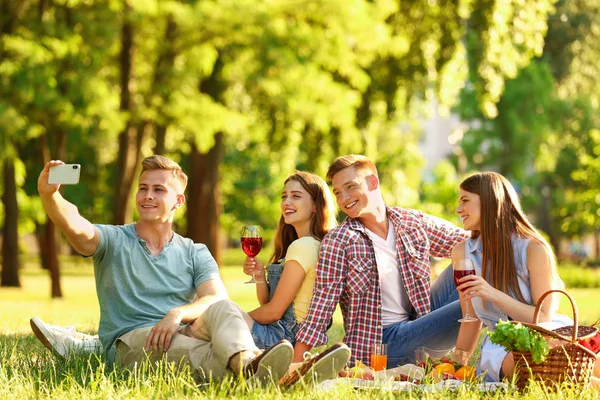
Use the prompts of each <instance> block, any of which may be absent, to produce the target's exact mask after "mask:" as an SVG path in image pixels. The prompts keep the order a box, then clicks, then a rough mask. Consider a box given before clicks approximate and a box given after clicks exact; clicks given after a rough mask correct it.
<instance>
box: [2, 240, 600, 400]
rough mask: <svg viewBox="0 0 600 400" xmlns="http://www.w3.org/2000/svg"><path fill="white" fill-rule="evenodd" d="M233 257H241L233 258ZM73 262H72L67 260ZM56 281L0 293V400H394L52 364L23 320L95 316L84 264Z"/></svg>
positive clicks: (472, 394) (231, 284)
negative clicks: (54, 285) (56, 294)
mask: <svg viewBox="0 0 600 400" xmlns="http://www.w3.org/2000/svg"><path fill="white" fill-rule="evenodd" d="M237 253H238V252H228V253H226V256H225V259H224V263H223V264H224V265H225V266H224V267H223V268H222V269H221V272H222V275H223V279H224V281H225V285H226V286H227V289H228V291H229V294H230V297H231V298H232V299H233V300H234V301H236V302H237V303H238V304H240V306H241V307H242V308H243V309H245V310H250V309H252V308H253V307H255V306H256V305H257V302H256V300H255V296H254V286H253V285H249V284H244V281H246V280H247V277H246V276H245V275H243V273H242V272H241V257H240V255H239V254H237ZM240 253H241V252H240ZM73 261H75V262H73ZM67 265H68V266H67V267H66V268H65V271H64V273H63V277H62V289H63V294H64V298H63V299H61V300H51V299H49V297H48V294H49V291H50V282H49V278H48V276H47V274H46V273H45V272H43V271H40V270H39V269H37V268H35V267H33V266H32V265H26V267H25V268H24V270H23V273H22V275H21V278H22V285H23V287H22V288H21V289H4V288H3V289H0V310H1V315H2V319H1V320H0V399H2V398H33V397H35V398H40V397H41V398H49V397H52V398H65V399H73V398H83V397H85V398H140V399H141V398H148V397H152V398H182V397H186V398H215V397H216V398H219V397H220V398H225V397H227V398H247V397H251V398H252V397H253V398H281V397H290V398H298V399H309V398H310V399H312V398H331V397H332V396H333V397H334V398H341V397H348V398H360V399H363V398H369V399H371V398H373V399H374V398H388V397H389V398H394V397H398V396H399V394H398V393H396V394H393V393H390V392H385V391H381V390H368V391H367V390H359V389H352V388H349V387H343V388H340V389H336V391H335V392H334V393H331V392H318V391H316V390H315V389H311V388H303V389H299V390H295V391H294V392H292V393H290V392H288V393H282V392H281V391H279V389H277V388H275V387H270V388H266V389H261V390H255V391H252V392H248V391H247V390H246V388H245V387H244V385H243V384H238V382H235V383H234V382H224V383H222V384H212V385H208V386H202V387H196V386H195V385H194V382H193V380H192V378H191V376H190V375H189V373H185V372H183V373H181V372H179V373H177V372H175V371H172V370H169V368H168V366H165V368H164V369H160V370H159V371H154V372H148V371H144V370H143V369H141V370H138V371H136V372H135V374H134V375H132V374H130V373H128V372H127V371H119V370H115V371H107V370H106V369H105V368H104V366H103V364H102V363H101V361H100V360H98V359H97V357H95V356H91V357H85V356H79V357H75V358H73V359H70V360H67V361H61V360H57V359H56V358H54V357H53V356H52V355H51V353H50V352H48V351H47V350H46V349H45V348H44V347H43V346H42V345H41V344H40V343H39V342H37V340H36V339H35V338H34V337H33V335H32V334H31V331H30V328H29V318H30V317H31V316H39V317H41V318H42V319H43V320H45V321H48V322H52V323H55V324H63V325H66V324H69V325H75V326H76V327H77V328H78V329H79V330H82V331H86V332H92V333H94V332H96V331H97V324H98V318H99V309H98V303H97V301H96V296H95V287H94V280H93V276H92V270H91V268H90V266H89V264H88V261H86V260H81V259H77V258H74V259H69V262H68V263H67ZM569 292H570V293H571V294H572V295H573V296H574V297H575V299H576V301H577V305H578V307H579V315H580V318H581V321H582V323H587V324H590V323H593V322H595V321H596V319H597V318H598V316H600V313H599V312H598V311H597V310H598V306H597V304H598V303H599V302H600V291H599V290H598V289H571V290H569ZM569 310H570V305H569V304H568V301H566V299H564V300H563V301H562V302H561V312H563V313H565V314H567V315H570V314H571V313H570V311H569ZM341 335H342V328H341V315H340V314H339V312H337V313H336V315H335V316H334V327H333V328H332V330H331V331H330V336H332V341H335V340H340V339H341ZM404 395H405V396H408V397H415V396H417V397H424V398H448V397H460V398H464V399H468V398H479V397H480V396H482V395H483V394H481V393H479V392H477V391H475V390H461V391H460V392H454V393H450V392H442V393H413V394H412V395H411V394H408V393H405V394H402V396H404ZM486 396H488V397H496V398H528V399H534V398H536V399H537V398H539V397H540V396H542V397H544V398H547V396H545V395H544V394H543V393H542V392H541V391H540V390H539V389H537V388H535V389H533V390H532V391H531V392H529V394H526V395H524V396H523V395H519V394H518V393H516V392H509V393H503V394H500V393H498V394H496V395H495V396H492V395H486ZM595 396H596V395H595V393H593V392H591V391H583V392H581V391H580V390H575V389H570V390H567V389H565V390H563V391H561V392H560V393H558V394H555V395H551V396H550V398H561V399H563V398H564V399H569V398H578V399H579V398H582V397H589V398H595Z"/></svg>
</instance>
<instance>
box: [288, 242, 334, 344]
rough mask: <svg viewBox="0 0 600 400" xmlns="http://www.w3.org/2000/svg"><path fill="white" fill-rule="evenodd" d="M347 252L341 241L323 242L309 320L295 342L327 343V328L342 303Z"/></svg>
mask: <svg viewBox="0 0 600 400" xmlns="http://www.w3.org/2000/svg"><path fill="white" fill-rule="evenodd" d="M344 262H345V261H344V250H343V246H342V244H341V243H340V241H339V238H337V237H335V236H332V235H327V236H325V238H324V239H323V241H322V242H321V247H320V251H319V261H318V263H317V270H316V273H317V278H316V282H315V287H314V290H313V297H312V300H311V302H310V308H309V311H308V315H307V317H306V320H304V322H303V323H302V324H301V325H300V329H299V331H298V334H297V335H296V340H297V341H299V342H301V343H305V344H308V345H310V346H321V345H324V344H326V343H327V334H326V330H327V326H328V325H329V321H330V319H331V317H332V315H333V312H334V311H335V307H336V305H337V304H338V302H339V300H340V296H341V293H342V288H343V285H344V279H345V268H344Z"/></svg>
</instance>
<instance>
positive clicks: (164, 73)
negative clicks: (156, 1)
mask: <svg viewBox="0 0 600 400" xmlns="http://www.w3.org/2000/svg"><path fill="white" fill-rule="evenodd" d="M176 33H177V24H176V23H175V20H174V19H173V16H172V15H169V16H168V18H167V25H166V27H165V38H164V41H163V45H162V47H161V52H160V55H159V57H158V59H157V60H156V66H155V68H154V79H153V81H152V93H151V95H150V96H148V97H149V98H151V97H152V95H153V94H154V93H156V92H157V91H160V93H162V95H163V97H164V98H165V99H164V101H165V103H168V101H169V97H170V88H171V87H172V86H170V85H169V84H168V80H169V78H170V77H171V75H172V74H173V65H174V64H175V55H176V54H175V46H174V43H173V42H174V41H175V36H176ZM158 111H159V112H162V110H160V109H159V110H158ZM164 119H165V116H164V115H163V122H161V123H158V124H156V123H155V130H154V132H155V139H156V141H155V145H154V154H161V155H164V154H165V151H166V146H165V140H166V135H167V126H168V122H166V121H164Z"/></svg>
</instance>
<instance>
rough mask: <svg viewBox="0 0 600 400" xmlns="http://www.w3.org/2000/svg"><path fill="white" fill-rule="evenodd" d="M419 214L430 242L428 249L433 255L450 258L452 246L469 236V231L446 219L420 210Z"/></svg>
mask: <svg viewBox="0 0 600 400" xmlns="http://www.w3.org/2000/svg"><path fill="white" fill-rule="evenodd" d="M419 214H420V217H421V220H422V221H423V226H424V227H425V231H426V234H427V237H428V238H429V242H430V244H431V246H430V250H429V251H430V253H431V255H432V256H434V257H438V258H450V256H451V254H452V249H453V248H454V246H456V245H457V244H458V243H460V242H463V241H464V240H465V239H468V238H469V237H470V232H468V231H465V230H464V229H461V228H459V227H457V226H456V225H454V224H452V223H450V222H448V221H446V220H443V219H441V218H438V217H434V216H432V215H428V214H423V213H421V212H419Z"/></svg>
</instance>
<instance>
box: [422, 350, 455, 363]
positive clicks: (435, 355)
mask: <svg viewBox="0 0 600 400" xmlns="http://www.w3.org/2000/svg"><path fill="white" fill-rule="evenodd" d="M453 351H454V347H452V348H450V349H444V350H436V349H430V348H429V347H425V346H420V347H417V349H416V350H415V359H416V360H417V363H420V362H425V361H427V359H428V358H431V359H432V360H438V359H440V358H442V357H444V356H448V357H449V356H450V354H451V353H452V352H453Z"/></svg>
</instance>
